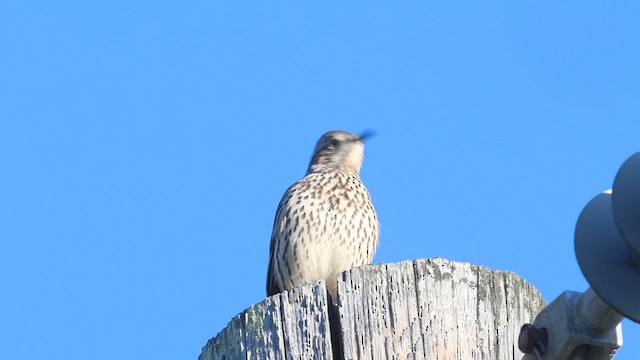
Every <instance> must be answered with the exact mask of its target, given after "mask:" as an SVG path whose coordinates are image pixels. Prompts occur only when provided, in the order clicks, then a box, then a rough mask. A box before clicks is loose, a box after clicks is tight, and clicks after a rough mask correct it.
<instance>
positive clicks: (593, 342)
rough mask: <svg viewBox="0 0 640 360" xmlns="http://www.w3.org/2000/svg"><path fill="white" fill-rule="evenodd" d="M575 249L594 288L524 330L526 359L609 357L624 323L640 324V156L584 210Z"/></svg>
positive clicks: (562, 301)
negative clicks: (629, 320) (627, 320)
mask: <svg viewBox="0 0 640 360" xmlns="http://www.w3.org/2000/svg"><path fill="white" fill-rule="evenodd" d="M575 251H576V257H577V259H578V263H579V265H580V269H581V270H582V273H583V274H584V276H585V278H586V279H587V281H588V282H589V285H591V287H590V288H589V289H588V290H587V291H585V292H584V293H579V292H573V291H565V292H564V293H562V294H561V295H560V296H558V298H556V299H555V300H554V301H553V302H552V303H551V304H549V305H548V306H547V307H546V308H545V309H543V310H542V311H541V312H540V313H539V314H538V316H537V317H536V320H535V322H534V324H533V325H525V326H523V327H522V329H521V333H520V339H519V346H520V350H522V351H523V352H525V353H527V354H529V355H526V356H525V357H524V359H536V358H537V359H544V360H565V359H572V360H600V359H610V358H612V357H613V355H614V354H615V352H616V351H617V349H618V348H619V347H620V346H621V345H622V328H621V326H620V322H621V321H622V319H623V318H624V317H627V318H629V319H631V320H633V321H636V322H640V152H638V153H636V154H634V155H633V156H631V157H630V158H629V159H628V160H627V161H625V163H624V164H623V165H622V166H621V167H620V170H619V171H618V174H617V175H616V179H615V181H614V185H613V190H612V191H607V192H604V193H602V194H600V195H598V196H596V197H595V198H594V199H593V200H591V201H590V202H589V203H588V204H587V206H585V208H584V209H583V211H582V213H581V214H580V217H579V218H578V223H577V225H576V231H575ZM543 330H544V331H543Z"/></svg>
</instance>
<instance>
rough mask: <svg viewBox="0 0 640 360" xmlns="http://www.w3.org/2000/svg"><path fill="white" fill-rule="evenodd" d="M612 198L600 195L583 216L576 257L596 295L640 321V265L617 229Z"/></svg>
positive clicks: (577, 231)
mask: <svg viewBox="0 0 640 360" xmlns="http://www.w3.org/2000/svg"><path fill="white" fill-rule="evenodd" d="M639 184H640V183H639ZM638 191H639V192H640V188H639V189H638ZM613 193H614V194H616V193H617V189H616V188H614V190H613ZM611 198H612V195H610V194H607V193H603V194H600V195H598V196H596V197H595V198H594V199H593V200H591V202H589V204H588V205H587V206H586V207H585V208H584V210H583V211H582V214H580V218H579V219H578V224H577V226H576V234H575V250H576V257H577V258H578V263H579V264H580V269H581V270H582V273H583V274H584V277H585V278H586V279H587V281H588V282H589V285H591V287H592V288H593V289H594V290H595V292H596V293H597V294H598V295H599V296H600V297H601V298H602V299H603V300H605V301H606V302H607V303H608V304H609V305H610V306H611V307H613V308H614V309H616V310H617V311H618V312H619V313H621V314H623V315H624V316H625V317H628V318H629V319H631V320H633V321H636V322H640V262H639V260H638V256H637V255H636V254H634V253H633V251H632V250H631V249H630V248H629V247H628V246H627V243H626V242H625V240H624V239H623V238H622V236H621V234H620V232H619V231H618V228H617V227H616V223H615V221H614V217H613V212H612V210H611Z"/></svg>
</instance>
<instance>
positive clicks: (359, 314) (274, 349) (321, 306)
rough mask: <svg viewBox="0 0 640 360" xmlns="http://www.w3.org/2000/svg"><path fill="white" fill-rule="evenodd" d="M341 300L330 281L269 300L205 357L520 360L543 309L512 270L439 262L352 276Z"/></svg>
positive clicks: (374, 268) (345, 277) (343, 284)
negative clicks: (524, 330)
mask: <svg viewBox="0 0 640 360" xmlns="http://www.w3.org/2000/svg"><path fill="white" fill-rule="evenodd" d="M338 294H339V299H338V304H337V306H334V305H332V304H331V302H330V301H328V298H327V293H326V290H325V287H324V283H319V284H315V285H308V286H304V287H301V288H298V289H294V290H291V291H288V292H284V293H282V294H278V295H275V296H272V297H270V298H268V299H266V300H264V301H263V302H261V303H259V304H256V305H254V306H252V307H250V308H249V309H247V310H246V311H245V312H243V313H242V314H240V315H238V316H236V317H235V318H233V319H232V321H231V322H230V323H229V325H228V326H227V328H225V329H224V330H223V331H221V332H220V333H219V334H218V335H217V336H216V337H215V338H213V339H211V340H210V341H209V342H208V343H207V345H206V346H205V347H204V348H203V351H202V354H201V355H200V360H212V359H332V358H333V353H332V348H335V349H334V350H336V351H335V354H337V356H338V357H339V358H344V359H441V360H454V359H465V360H466V359H474V360H476V359H498V360H506V359H509V360H514V359H521V358H522V356H523V354H522V353H521V352H520V351H519V350H518V347H517V336H518V333H519V329H520V326H521V325H522V324H523V323H526V322H531V321H532V320H533V317H534V316H535V315H536V314H537V313H538V312H539V311H540V309H542V307H543V306H544V300H543V299H542V297H541V296H540V294H539V293H538V291H537V290H536V289H535V288H533V287H532V286H531V285H529V284H528V283H527V282H526V281H524V280H523V279H522V278H520V277H518V276H517V275H515V274H513V273H511V272H502V271H493V270H490V269H488V268H485V267H479V266H475V265H472V264H468V263H455V262H450V261H447V260H444V259H440V258H435V259H421V260H416V261H405V262H401V263H397V264H376V265H367V266H363V267H360V268H356V269H352V270H349V271H346V272H344V273H342V275H341V276H340V277H339V279H338ZM329 313H331V315H332V316H331V320H332V322H333V323H332V324H331V326H329ZM331 331H334V334H333V335H334V336H333V340H334V341H333V344H332V342H331V338H332V337H331Z"/></svg>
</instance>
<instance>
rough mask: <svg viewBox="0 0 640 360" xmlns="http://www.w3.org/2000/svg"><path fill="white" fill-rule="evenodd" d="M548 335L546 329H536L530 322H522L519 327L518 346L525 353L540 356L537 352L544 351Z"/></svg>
mask: <svg viewBox="0 0 640 360" xmlns="http://www.w3.org/2000/svg"><path fill="white" fill-rule="evenodd" d="M548 337H549V335H548V333H547V329H545V328H542V329H538V328H537V327H535V326H533V325H531V324H524V325H522V327H521V328H520V336H518V348H519V349H520V351H522V352H523V353H525V354H530V355H534V354H535V355H536V356H540V354H537V353H544V352H545V350H546V349H547V340H548ZM536 350H537V351H536Z"/></svg>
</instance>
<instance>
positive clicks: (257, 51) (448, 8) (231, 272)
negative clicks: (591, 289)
mask: <svg viewBox="0 0 640 360" xmlns="http://www.w3.org/2000/svg"><path fill="white" fill-rule="evenodd" d="M639 18H640V5H638V3H636V2H631V1H628V2H625V1H621V2H616V3H607V4H597V3H591V2H577V1H569V2H562V3H558V2H536V3H535V4H533V3H527V4H525V3H522V2H520V3H517V4H515V3H499V2H488V3H482V4H478V3H455V4H454V3H451V2H447V3H425V2H420V3H417V2H416V3H403V4H391V3H351V4H343V3H323V4H319V3H313V4H311V3H308V2H305V3H300V2H298V3H292V2H289V3H278V4H266V3H262V2H247V3H238V2H234V3H218V2H213V1H184V2H163V1H160V2H158V1H136V2H124V1H117V0H116V1H108V2H107V1H102V2H91V3H89V2H78V1H58V2H45V1H13V0H8V1H3V2H2V4H0V48H2V52H0V164H1V166H2V170H3V171H2V173H3V175H2V177H0V274H1V275H0V284H1V285H2V288H3V295H2V296H0V358H2V359H27V358H34V359H35V358H47V359H84V358H86V357H88V356H90V357H92V358H94V359H144V358H154V359H195V358H196V357H197V356H198V355H199V353H200V349H201V347H202V346H203V345H204V344H205V343H206V341H207V339H209V338H210V337H212V336H214V335H215V334H216V333H217V332H218V331H219V330H221V329H222V328H223V327H224V326H225V325H226V323H227V322H228V320H229V319H231V318H232V317H233V316H234V315H236V314H237V313H239V312H241V311H242V310H243V309H245V308H246V307H248V306H250V305H252V304H254V303H257V302H259V301H261V300H262V299H263V298H264V295H265V294H264V291H265V290H264V282H265V273H266V266H267V254H268V247H269V236H270V233H271V225H272V221H273V216H274V213H275V209H276V206H277V203H278V201H279V199H280V197H281V195H282V193H283V192H284V190H285V189H286V188H287V187H288V186H289V185H290V184H291V183H293V182H294V181H296V180H298V179H299V178H300V177H301V176H302V175H304V172H305V170H306V167H307V163H308V160H309V157H310V155H311V151H312V149H313V146H314V143H315V141H316V140H317V138H318V137H319V136H320V135H321V134H322V133H324V132H325V131H327V130H332V129H344V130H348V131H352V132H360V131H363V130H365V129H373V130H375V131H376V132H377V133H378V135H377V136H376V137H374V138H372V139H371V140H370V141H369V142H368V144H367V148H366V158H365V163H364V167H363V170H362V178H363V180H364V182H365V184H366V185H367V187H368V188H369V190H370V192H371V194H372V197H373V201H374V204H375V206H376V209H377V211H378V215H379V218H380V222H381V237H380V247H379V249H378V252H377V255H376V257H375V262H398V261H402V260H409V259H417V258H428V257H434V256H441V257H445V258H447V259H450V260H454V261H468V262H472V263H475V264H478V265H484V266H488V267H490V268H494V269H501V270H511V271H514V272H516V273H517V274H519V275H521V276H523V277H524V278H525V279H527V280H528V281H529V282H531V283H532V284H534V285H535V286H536V287H537V288H538V289H540V291H541V292H542V293H543V295H544V297H545V298H546V299H547V300H548V301H551V300H553V299H554V298H555V297H556V296H557V295H558V294H559V293H560V292H562V291H563V290H576V291H583V290H585V289H586V288H587V287H588V284H587V282H586V281H585V280H584V278H583V276H582V274H581V272H580V269H579V267H578V265H577V262H576V260H575V257H574V252H573V230H574V226H575V222H576V220H577V218H578V215H579V213H580V211H581V209H582V207H583V206H584V205H586V203H587V202H588V201H589V200H590V199H591V198H593V197H594V196H596V195H597V194H598V193H599V192H601V191H603V190H605V189H607V188H609V187H610V186H611V184H612V181H613V178H614V176H615V173H616V171H617V169H618V167H619V166H620V165H621V164H622V163H623V161H624V160H625V159H626V158H627V157H629V156H630V155H632V154H633V153H634V152H636V151H638V149H639V148H640V136H639V134H640V102H639V101H638V100H639V99H640V85H639V84H640V71H639V68H638V64H640V37H638V34H639V33H640V23H639V22H638V19H639ZM624 335H625V345H624V346H623V348H622V349H621V350H620V351H619V355H618V356H617V357H616V359H622V360H625V359H638V358H640V344H639V343H638V339H640V325H638V324H635V323H632V322H629V321H625V322H624Z"/></svg>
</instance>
